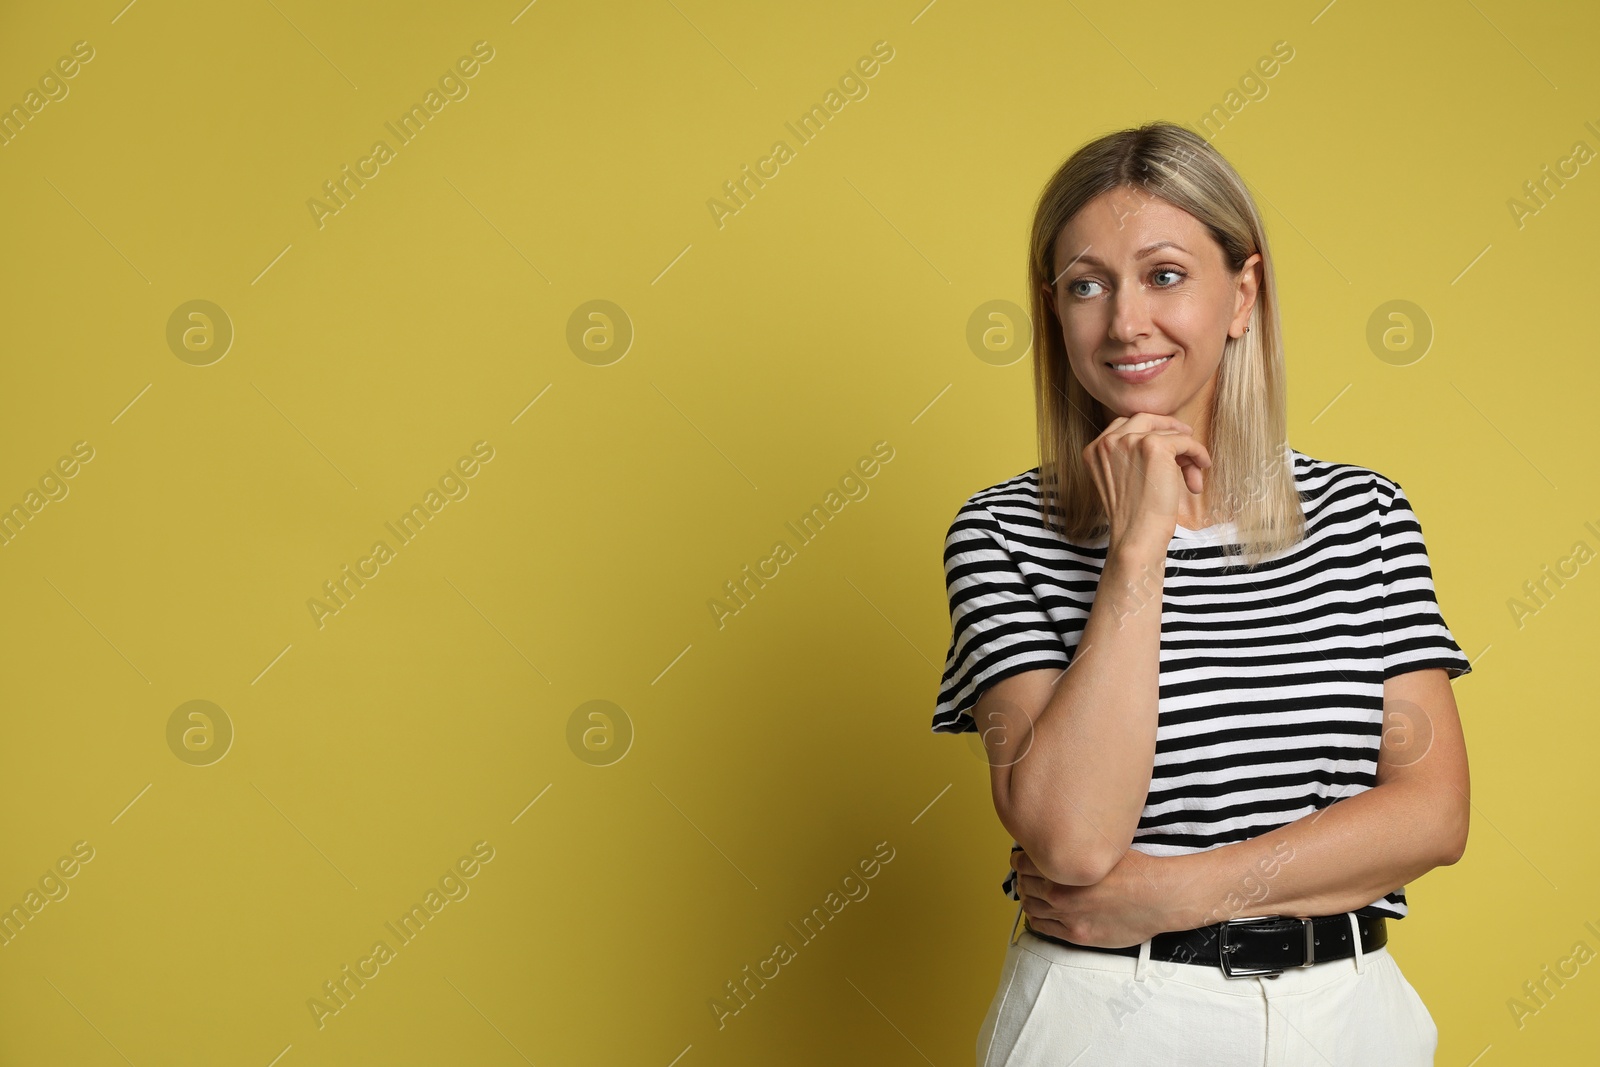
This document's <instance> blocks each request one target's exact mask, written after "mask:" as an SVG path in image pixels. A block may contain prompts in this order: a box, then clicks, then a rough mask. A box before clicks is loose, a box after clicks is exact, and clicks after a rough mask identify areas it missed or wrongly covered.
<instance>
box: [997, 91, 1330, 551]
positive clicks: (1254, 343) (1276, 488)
mask: <svg viewBox="0 0 1600 1067" xmlns="http://www.w3.org/2000/svg"><path fill="white" fill-rule="evenodd" d="M1124 187H1125V188H1133V189H1137V190H1140V191H1142V192H1144V193H1145V194H1147V195H1149V196H1152V197H1156V198H1158V199H1160V200H1163V201H1166V202H1167V203H1169V204H1171V205H1173V206H1174V207H1177V208H1180V209H1182V210H1183V211H1186V212H1188V213H1189V214H1190V215H1193V216H1194V217H1195V218H1196V219H1198V220H1199V221H1200V222H1201V224H1203V225H1204V226H1205V227H1206V229H1207V230H1209V231H1210V233H1211V236H1212V237H1213V238H1214V239H1215V240H1216V241H1217V243H1218V244H1219V245H1221V246H1222V256H1223V259H1224V260H1225V261H1226V263H1227V265H1228V267H1229V269H1230V270H1232V271H1234V272H1238V271H1239V270H1240V269H1241V268H1242V267H1243V266H1244V262H1245V260H1247V259H1248V258H1249V257H1250V256H1251V254H1252V253H1255V252H1259V253H1260V254H1261V262H1260V264H1259V266H1260V268H1261V284H1260V286H1259V287H1258V289H1257V292H1256V299H1255V305H1254V307H1253V308H1252V309H1251V312H1250V329H1249V330H1248V331H1247V332H1246V333H1245V334H1244V335H1243V336H1242V337H1233V338H1229V339H1228V340H1227V341H1226V342H1225V344H1224V347H1223V351H1222V361H1221V363H1220V364H1219V365H1218V367H1217V372H1216V373H1217V383H1216V390H1215V394H1214V396H1213V404H1212V410H1211V440H1210V447H1209V451H1210V453H1211V459H1212V466H1211V468H1210V469H1209V470H1207V471H1206V472H1205V483H1206V487H1205V495H1204V498H1203V499H1204V502H1205V503H1206V504H1207V505H1209V510H1210V511H1211V513H1213V514H1214V515H1215V516H1216V518H1217V521H1219V522H1222V521H1229V520H1232V521H1234V522H1236V524H1237V527H1238V537H1237V541H1238V542H1239V545H1240V549H1241V550H1242V553H1243V556H1244V560H1245V562H1246V565H1248V566H1255V565H1256V564H1257V563H1259V562H1261V560H1262V559H1264V558H1265V557H1266V556H1268V555H1272V554H1274V553H1276V552H1278V551H1281V550H1283V549H1287V548H1290V547H1292V546H1293V545H1295V544H1297V543H1298V542H1299V541H1300V540H1301V539H1302V538H1303V537H1304V536H1305V513H1304V512H1303V510H1302V509H1301V506H1300V495H1299V493H1298V491H1297V490H1296V487H1295V483H1294V469H1293V464H1292V463H1291V462H1290V455H1289V444H1288V440H1287V422H1288V412H1287V387H1286V382H1285V373H1284V362H1283V337H1282V332H1281V328H1280V325H1279V322H1278V300H1277V288H1276V285H1275V283H1274V281H1273V273H1272V253H1271V251H1270V250H1269V249H1268V248H1267V237H1266V232H1265V230H1264V229H1263V227H1262V225H1261V216H1260V215H1259V214H1258V213H1257V211H1256V206H1255V203H1254V201H1252V200H1251V198H1250V194H1249V192H1248V191H1247V190H1246V188H1245V184H1244V180H1243V179H1242V178H1240V177H1239V175H1238V172H1236V171H1235V170H1234V169H1233V167H1232V166H1231V165H1230V164H1229V163H1228V161H1227V160H1225V159H1223V158H1222V156H1221V155H1220V154H1219V153H1218V152H1217V151H1216V149H1214V148H1212V147H1211V145H1210V143H1208V142H1207V141H1206V140H1204V139H1203V138H1201V137H1200V136H1199V135H1198V134H1195V133H1192V132H1191V131H1189V130H1187V129H1184V128H1183V127H1182V126H1177V125H1174V124H1172V123H1168V122H1153V123H1148V124H1146V125H1144V126H1139V127H1137V128H1134V129H1127V130H1119V131H1117V132H1115V133H1109V134H1106V135H1105V136H1103V137H1099V138H1097V139H1095V140H1093V141H1090V142H1089V143H1088V144H1085V145H1084V146H1083V147H1081V148H1079V149H1078V150H1077V151H1076V152H1074V153H1073V154H1072V155H1071V157H1070V158H1068V159H1067V161H1066V162H1065V163H1063V164H1061V166H1060V168H1059V169H1057V171H1056V172H1055V174H1054V175H1052V176H1051V178H1050V180H1049V181H1048V182H1046V183H1045V187H1044V190H1043V191H1042V192H1041V193H1040V194H1039V201H1038V206H1037V208H1036V209H1035V212H1034V220H1033V232H1032V236H1031V240H1030V247H1029V256H1028V287H1029V292H1030V293H1031V295H1032V305H1031V308H1032V315H1033V336H1034V360H1033V367H1034V388H1035V394H1036V399H1037V403H1038V426H1039V488H1040V501H1041V504H1040V518H1041V520H1042V521H1043V523H1044V525H1045V527H1046V528H1048V529H1051V530H1054V531H1056V532H1057V533H1060V534H1062V535H1063V536H1066V537H1069V538H1073V539H1093V538H1096V537H1099V536H1100V535H1102V534H1106V533H1108V532H1109V522H1108V519H1107V516H1106V514H1105V508H1104V506H1103V505H1102V503H1101V501H1100V494H1099V492H1098V491H1097V490H1096V489H1095V485H1094V481H1093V479H1092V478H1091V477H1090V475H1089V471H1088V469H1087V467H1086V466H1085V464H1084V461H1083V450H1084V449H1085V448H1087V447H1088V445H1089V443H1090V442H1091V441H1093V440H1094V439H1095V438H1096V437H1099V436H1100V434H1101V433H1102V432H1103V431H1104V430H1105V428H1106V426H1107V425H1109V424H1110V422H1111V420H1112V419H1113V418H1114V417H1115V416H1114V415H1113V414H1112V413H1111V412H1110V411H1108V410H1107V409H1106V408H1105V407H1104V406H1103V405H1101V403H1100V402H1099V401H1098V400H1096V399H1095V398H1094V397H1093V396H1091V395H1090V393H1089V391H1088V390H1087V389H1085V388H1084V387H1083V385H1082V383H1081V382H1079V381H1078V379H1077V377H1076V375H1074V374H1073V372H1072V368H1071V366H1070V364H1069V363H1068V361H1067V351H1066V344H1065V342H1064V341H1063V339H1062V334H1061V323H1060V321H1059V320H1058V319H1057V318H1056V317H1055V314H1054V311H1053V307H1052V303H1051V301H1050V298H1049V297H1047V296H1046V295H1045V291H1046V290H1047V289H1048V290H1049V291H1050V292H1052V293H1053V292H1054V289H1055V284H1054V283H1055V264H1054V255H1055V246H1056V239H1057V237H1058V236H1059V235H1060V233H1061V230H1062V227H1064V226H1066V224H1067V223H1068V222H1069V221H1070V220H1071V219H1072V217H1073V216H1074V215H1076V214H1077V213H1078V211H1079V210H1080V209H1081V208H1082V207H1083V206H1084V205H1085V204H1087V203H1089V201H1091V200H1093V199H1094V198H1095V197H1097V196H1100V195H1101V194H1102V193H1106V192H1109V191H1111V190H1113V189H1117V188H1124Z"/></svg>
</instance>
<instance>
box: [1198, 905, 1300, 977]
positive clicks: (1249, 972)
mask: <svg viewBox="0 0 1600 1067" xmlns="http://www.w3.org/2000/svg"><path fill="white" fill-rule="evenodd" d="M1290 918H1294V916H1291V915H1252V916H1249V917H1247V918H1238V919H1224V920H1223V921H1222V931H1221V943H1220V944H1219V945H1218V948H1217V958H1218V960H1219V962H1220V963H1221V966H1222V973H1223V974H1224V975H1226V976H1227V977H1229V978H1251V977H1255V976H1264V977H1267V978H1276V977H1278V975H1280V974H1282V973H1283V972H1284V968H1282V967H1234V966H1233V961H1232V958H1231V957H1232V956H1233V953H1234V951H1235V950H1236V949H1238V947H1239V946H1238V945H1235V944H1233V943H1231V942H1230V941H1229V940H1228V928H1229V927H1230V926H1238V925H1240V924H1241V923H1258V922H1262V921H1263V920H1271V919H1290ZM1299 922H1300V924H1301V927H1302V929H1304V930H1305V938H1306V952H1305V956H1306V961H1305V962H1304V963H1302V964H1300V966H1302V967H1310V966H1311V965H1312V964H1313V963H1315V962H1316V937H1315V936H1314V934H1313V924H1312V921H1311V920H1310V919H1300V920H1299Z"/></svg>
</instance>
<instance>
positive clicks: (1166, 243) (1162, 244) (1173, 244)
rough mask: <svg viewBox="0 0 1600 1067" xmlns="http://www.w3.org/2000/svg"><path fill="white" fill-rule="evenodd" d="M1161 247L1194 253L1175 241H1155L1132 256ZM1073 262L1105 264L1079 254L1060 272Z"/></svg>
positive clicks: (1147, 253) (1140, 256)
mask: <svg viewBox="0 0 1600 1067" xmlns="http://www.w3.org/2000/svg"><path fill="white" fill-rule="evenodd" d="M1162 248H1176V249H1177V250H1178V251H1180V252H1184V253H1186V254H1189V255H1193V254H1194V253H1192V252H1190V251H1189V250H1188V249H1187V248H1185V247H1183V246H1182V245H1180V244H1179V243H1178V242H1176V241H1157V242H1156V243H1155V244H1153V245H1145V246H1144V247H1143V248H1141V249H1139V251H1137V252H1135V253H1134V258H1135V259H1143V258H1144V257H1145V256H1148V255H1149V254H1150V253H1152V252H1155V251H1158V250H1159V249H1162ZM1074 263H1093V264H1094V265H1095V266H1097V267H1103V266H1105V265H1106V264H1105V262H1104V261H1103V260H1101V259H1099V258H1098V257H1095V256H1090V255H1081V256H1078V257H1077V258H1076V259H1074V260H1073V261H1072V263H1068V264H1067V266H1066V267H1063V268H1061V273H1062V274H1065V273H1066V272H1067V269H1068V268H1069V267H1071V266H1072V265H1073V264H1074ZM1059 276H1060V275H1057V277H1059Z"/></svg>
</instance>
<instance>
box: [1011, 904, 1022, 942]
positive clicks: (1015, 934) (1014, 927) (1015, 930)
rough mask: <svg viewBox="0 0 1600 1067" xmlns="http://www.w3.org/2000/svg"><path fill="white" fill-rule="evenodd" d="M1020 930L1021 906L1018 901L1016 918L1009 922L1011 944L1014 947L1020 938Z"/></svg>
mask: <svg viewBox="0 0 1600 1067" xmlns="http://www.w3.org/2000/svg"><path fill="white" fill-rule="evenodd" d="M1022 930H1023V926H1022V904H1021V902H1020V901H1019V902H1018V903H1017V917H1016V918H1015V919H1013V920H1012V921H1011V944H1013V945H1015V944H1016V943H1017V940H1018V939H1019V938H1021V937H1022Z"/></svg>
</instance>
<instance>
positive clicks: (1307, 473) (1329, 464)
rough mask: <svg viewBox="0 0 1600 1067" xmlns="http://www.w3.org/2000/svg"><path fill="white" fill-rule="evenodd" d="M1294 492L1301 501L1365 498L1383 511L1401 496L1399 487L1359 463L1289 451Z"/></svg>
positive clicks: (1381, 474)
mask: <svg viewBox="0 0 1600 1067" xmlns="http://www.w3.org/2000/svg"><path fill="white" fill-rule="evenodd" d="M1289 454H1290V455H1291V456H1292V457H1293V461H1294V480H1295V488H1296V489H1298V490H1299V491H1300V495H1301V497H1302V498H1304V499H1311V500H1316V499H1319V498H1322V499H1328V498H1335V499H1346V500H1348V499H1350V498H1352V497H1357V496H1361V497H1365V498H1366V499H1367V500H1368V502H1369V503H1370V504H1372V505H1374V506H1378V507H1387V506H1388V505H1389V504H1390V503H1391V502H1392V501H1393V500H1394V498H1395V497H1396V496H1397V495H1401V493H1402V490H1401V489H1400V483H1399V482H1397V481H1395V480H1394V479H1393V478H1390V477H1389V476H1387V475H1385V474H1384V473H1383V472H1381V471H1379V470H1376V469H1375V468H1372V467H1365V466H1362V465H1361V464H1359V463H1348V462H1345V461H1343V460H1335V459H1323V458H1320V457H1317V456H1309V455H1307V454H1306V453H1304V452H1301V451H1300V450H1299V449H1297V448H1293V447H1291V448H1290V449H1289Z"/></svg>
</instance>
